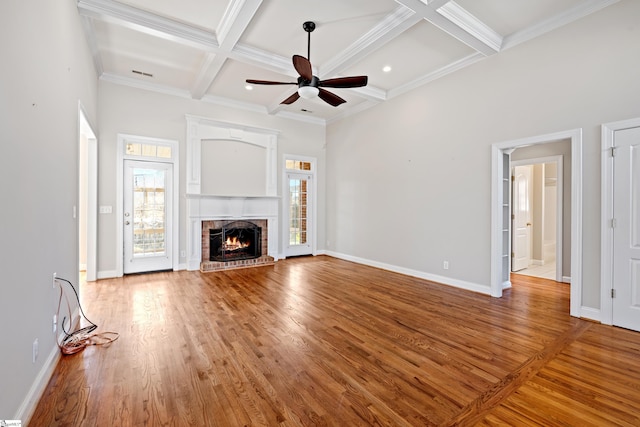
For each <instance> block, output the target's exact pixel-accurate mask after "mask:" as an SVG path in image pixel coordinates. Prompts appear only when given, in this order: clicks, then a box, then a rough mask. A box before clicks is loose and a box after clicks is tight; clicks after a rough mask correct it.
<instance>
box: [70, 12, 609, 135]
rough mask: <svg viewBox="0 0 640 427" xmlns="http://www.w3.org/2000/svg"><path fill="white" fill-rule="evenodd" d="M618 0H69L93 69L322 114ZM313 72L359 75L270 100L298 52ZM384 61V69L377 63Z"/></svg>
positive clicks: (136, 83) (185, 92)
mask: <svg viewBox="0 0 640 427" xmlns="http://www.w3.org/2000/svg"><path fill="white" fill-rule="evenodd" d="M617 1H618V0H456V1H448V0H349V1H344V0H322V1H320V0H180V1H176V0H121V1H113V0H78V10H79V13H80V15H81V16H82V17H83V20H84V25H85V30H86V36H87V39H88V41H89V44H90V46H91V48H92V51H93V55H94V61H95V64H96V68H97V70H98V74H99V77H100V79H102V80H105V81H110V82H114V83H118V84H122V85H128V86H132V87H138V88H143V89H146V90H151V91H157V92H162V93H167V94H172V95H175V96H179V97H184V98H190V99H196V100H201V101H202V102H208V103H215V104H221V105H229V106H234V107H237V108H244V109H248V110H252V111H258V112H262V113H264V114H272V115H279V116H282V117H287V118H291V119H296V120H303V121H310V122H319V123H326V122H329V121H332V120H336V119H339V118H342V117H346V116H348V115H349V114H352V113H354V112H357V111H361V110H363V109H366V108H370V107H372V106H374V105H376V104H379V103H381V102H384V101H385V100H388V99H391V98H393V97H395V96H398V95H400V94H402V93H405V92H407V91H410V90H412V89H414V88H416V87H418V86H420V85H423V84H426V83H428V82H430V81H433V80H434V79H438V78H440V77H442V76H445V75H447V74H449V73H454V72H456V71H457V70H459V69H461V68H463V67H466V66H468V65H471V64H473V63H475V62H477V61H480V60H482V59H483V58H486V57H488V56H491V55H496V54H500V52H501V51H503V50H505V49H509V48H511V47H514V46H516V45H518V44H520V43H523V42H525V41H527V40H530V39H532V38H535V37H538V36H540V35H542V34H544V33H546V32H548V31H552V30H554V29H556V28H558V27H561V26H563V25H566V24H568V23H571V22H573V21H574V20H577V19H580V18H582V17H584V16H586V15H589V14H591V13H594V12H596V11H598V10H600V9H602V8H604V7H606V6H609V5H611V4H613V3H616V2H617ZM305 21H314V22H315V23H316V30H315V31H314V32H313V33H311V55H310V60H311V63H312V64H313V71H314V75H317V76H318V77H319V78H320V79H327V78H333V77H340V76H350V75H368V76H369V84H368V85H367V86H366V87H363V88H357V89H330V90H331V91H332V92H334V93H336V94H337V95H339V96H341V97H342V98H344V99H345V100H346V101H347V102H346V103H345V104H342V105H340V106H339V107H332V106H330V105H328V104H326V103H324V102H323V101H322V100H320V99H318V98H316V99H311V100H306V99H302V98H301V99H299V100H298V101H296V102H294V103H293V104H291V105H283V104H280V101H282V100H283V99H285V98H287V97H288V96H289V95H291V94H292V93H293V92H294V91H295V89H296V86H295V85H291V86H262V85H260V86H258V85H255V86H252V85H247V84H246V83H245V80H246V79H259V80H276V81H285V82H289V81H290V82H295V81H296V78H297V77H298V75H297V73H296V71H295V69H294V68H293V65H292V61H291V57H292V55H294V54H298V55H302V56H305V57H306V56H307V33H306V32H305V31H304V30H303V29H302V23H303V22H305ZM384 67H389V68H390V71H384V70H383V68H384Z"/></svg>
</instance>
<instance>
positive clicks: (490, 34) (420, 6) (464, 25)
mask: <svg viewBox="0 0 640 427" xmlns="http://www.w3.org/2000/svg"><path fill="white" fill-rule="evenodd" d="M396 2H398V3H400V4H402V5H404V6H406V7H408V8H409V9H411V10H413V11H414V12H415V13H416V14H417V15H418V16H420V17H421V18H423V19H425V20H427V21H428V22H430V23H431V24H433V25H435V26H436V27H438V28H440V29H441V30H442V31H444V32H446V33H447V34H449V35H450V36H452V37H454V38H456V39H458V40H460V41H461V42H462V43H464V44H466V45H467V46H469V47H471V48H473V49H475V50H476V51H478V52H481V53H482V54H483V55H486V56H489V55H493V54H495V53H497V52H498V51H499V50H500V46H501V44H502V37H501V36H500V35H499V34H498V33H496V32H495V31H493V30H492V29H491V28H489V27H488V26H487V25H485V24H484V23H483V22H482V21H480V20H478V19H477V18H476V17H475V16H473V15H471V14H470V13H469V12H467V11H466V10H465V9H463V8H462V7H460V6H459V5H457V4H456V3H455V2H452V1H450V2H447V3H446V4H444V5H443V6H441V7H439V8H437V9H436V8H435V7H432V6H431V5H427V4H425V3H424V1H420V0H396ZM436 5H439V2H438V3H434V6H436Z"/></svg>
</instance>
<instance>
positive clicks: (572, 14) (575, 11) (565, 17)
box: [502, 0, 620, 50]
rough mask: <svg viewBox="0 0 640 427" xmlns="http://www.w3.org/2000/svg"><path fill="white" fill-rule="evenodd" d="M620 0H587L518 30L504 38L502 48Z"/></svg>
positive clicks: (536, 35)
mask: <svg viewBox="0 0 640 427" xmlns="http://www.w3.org/2000/svg"><path fill="white" fill-rule="evenodd" d="M619 1H620V0H587V1H585V2H583V3H580V4H579V5H577V6H575V7H573V8H571V9H569V10H567V11H565V12H563V13H560V14H558V15H555V16H552V17H551V18H549V19H547V20H545V21H542V22H539V23H537V24H535V25H532V26H531V27H529V28H525V29H524V30H521V31H517V32H515V33H513V34H510V35H508V36H506V37H505V38H504V41H503V43H502V49H503V50H504V49H509V48H512V47H514V46H517V45H519V44H521V43H524V42H526V41H529V40H532V39H534V38H536V37H539V36H541V35H543V34H545V33H548V32H550V31H553V30H555V29H557V28H560V27H562V26H564V25H567V24H570V23H571V22H573V21H577V20H578V19H580V18H584V17H585V16H588V15H591V14H592V13H595V12H598V11H600V10H602V9H604V8H606V7H608V6H611V5H613V4H616V3H618V2H619Z"/></svg>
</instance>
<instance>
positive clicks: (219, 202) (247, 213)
mask: <svg viewBox="0 0 640 427" xmlns="http://www.w3.org/2000/svg"><path fill="white" fill-rule="evenodd" d="M279 203H280V198H279V197H277V196H215V195H204V194H187V220H188V230H187V248H188V250H187V270H198V269H200V262H201V261H202V221H212V220H249V219H266V220H267V229H268V231H267V233H268V234H267V236H268V253H267V255H269V256H272V257H273V258H274V260H276V261H277V260H278V237H279V233H278V206H279Z"/></svg>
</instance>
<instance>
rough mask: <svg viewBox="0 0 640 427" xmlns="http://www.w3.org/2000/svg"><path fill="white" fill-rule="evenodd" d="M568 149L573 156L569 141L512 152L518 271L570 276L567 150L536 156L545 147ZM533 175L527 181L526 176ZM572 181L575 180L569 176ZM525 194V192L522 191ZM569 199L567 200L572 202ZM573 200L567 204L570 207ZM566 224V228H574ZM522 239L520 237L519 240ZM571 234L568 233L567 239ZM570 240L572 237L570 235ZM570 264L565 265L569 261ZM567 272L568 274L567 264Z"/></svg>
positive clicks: (562, 279) (557, 277)
mask: <svg viewBox="0 0 640 427" xmlns="http://www.w3.org/2000/svg"><path fill="white" fill-rule="evenodd" d="M547 151H548V152H550V153H558V152H559V153H566V154H568V156H566V157H567V163H569V158H570V151H571V146H570V141H568V140H564V141H559V142H557V143H546V144H544V145H537V146H534V147H533V150H531V149H530V148H529V147H524V148H519V149H516V150H514V152H513V153H512V154H511V162H510V164H511V185H512V199H511V200H512V202H511V209H512V227H511V242H512V251H511V252H512V262H511V271H512V272H514V273H517V274H524V275H527V276H533V277H539V278H543V279H550V280H554V281H556V282H569V281H570V277H569V274H570V273H569V272H568V271H569V265H570V262H569V261H570V260H569V259H567V262H566V263H565V262H564V256H563V254H564V253H565V249H566V252H567V253H569V247H568V246H566V247H565V245H563V242H564V238H563V234H564V228H565V226H564V216H563V214H564V210H565V206H564V204H565V202H564V195H565V193H566V194H567V196H569V194H570V192H569V191H566V192H565V180H564V179H563V178H564V171H565V167H564V158H565V155H553V156H548V157H532V156H536V155H537V154H536V153H540V152H545V153H546V152H547ZM525 178H528V182H527V183H526V184H524V185H523V184H522V183H521V182H520V181H521V180H522V179H525ZM567 186H568V187H570V182H567ZM523 191H524V192H526V194H521V193H522V192H523ZM567 205H568V202H567ZM569 209H570V206H566V210H569ZM569 228H570V227H568V224H567V229H569ZM518 239H520V241H518ZM567 240H568V239H567ZM568 241H569V240H568ZM565 264H566V266H565ZM564 267H566V268H567V274H563V268H564Z"/></svg>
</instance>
